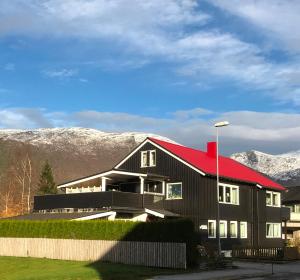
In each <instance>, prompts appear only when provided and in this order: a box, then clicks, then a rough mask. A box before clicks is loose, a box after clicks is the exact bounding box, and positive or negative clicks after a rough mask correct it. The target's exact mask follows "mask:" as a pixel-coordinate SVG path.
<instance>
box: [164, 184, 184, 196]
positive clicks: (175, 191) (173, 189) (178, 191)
mask: <svg viewBox="0 0 300 280" xmlns="http://www.w3.org/2000/svg"><path fill="white" fill-rule="evenodd" d="M167 198H170V199H176V198H182V184H168V192H167Z"/></svg>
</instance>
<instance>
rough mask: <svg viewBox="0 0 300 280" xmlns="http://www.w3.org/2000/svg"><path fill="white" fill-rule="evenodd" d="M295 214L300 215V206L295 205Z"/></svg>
mask: <svg viewBox="0 0 300 280" xmlns="http://www.w3.org/2000/svg"><path fill="white" fill-rule="evenodd" d="M294 212H295V213H300V204H296V205H295V210H294Z"/></svg>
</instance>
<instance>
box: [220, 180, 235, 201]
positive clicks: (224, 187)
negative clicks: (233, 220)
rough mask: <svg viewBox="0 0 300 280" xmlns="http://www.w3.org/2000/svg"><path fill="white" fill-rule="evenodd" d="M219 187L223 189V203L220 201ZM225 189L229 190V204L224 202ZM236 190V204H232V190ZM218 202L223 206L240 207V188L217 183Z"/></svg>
mask: <svg viewBox="0 0 300 280" xmlns="http://www.w3.org/2000/svg"><path fill="white" fill-rule="evenodd" d="M220 187H222V189H223V201H220V200H219V198H220V193H219V191H220ZM226 188H230V202H226ZM233 189H236V190H237V203H233V202H232V190H233ZM218 201H219V203H223V204H231V205H240V188H239V186H237V185H230V184H224V183H219V186H218Z"/></svg>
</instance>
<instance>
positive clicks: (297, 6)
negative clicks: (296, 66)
mask: <svg viewBox="0 0 300 280" xmlns="http://www.w3.org/2000/svg"><path fill="white" fill-rule="evenodd" d="M209 2H210V3H214V4H215V5H216V6H217V7H220V8H221V9H224V10H225V11H227V12H229V13H231V14H234V15H237V16H239V17H241V18H243V19H245V20H247V21H248V22H250V23H252V24H253V25H255V26H256V27H258V29H257V30H258V31H259V32H263V34H264V35H266V36H267V37H270V38H272V39H275V40H276V41H277V43H281V45H282V46H284V47H285V48H286V49H287V50H289V51H294V52H297V53H299V52H300V29H299V26H300V17H299V13H300V2H299V1H298V0H275V1H269V0H259V1H256V0H245V1H239V0H230V1H226V0H212V1H209ZM274 47H275V48H276V47H278V46H276V43H275V46H274Z"/></svg>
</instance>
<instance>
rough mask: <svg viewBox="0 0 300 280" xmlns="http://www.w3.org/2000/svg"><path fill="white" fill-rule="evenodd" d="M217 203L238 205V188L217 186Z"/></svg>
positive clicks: (225, 185)
mask: <svg viewBox="0 0 300 280" xmlns="http://www.w3.org/2000/svg"><path fill="white" fill-rule="evenodd" d="M219 202H220V203H227V204H235V205H238V204H239V187H238V186H234V185H227V184H219Z"/></svg>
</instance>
